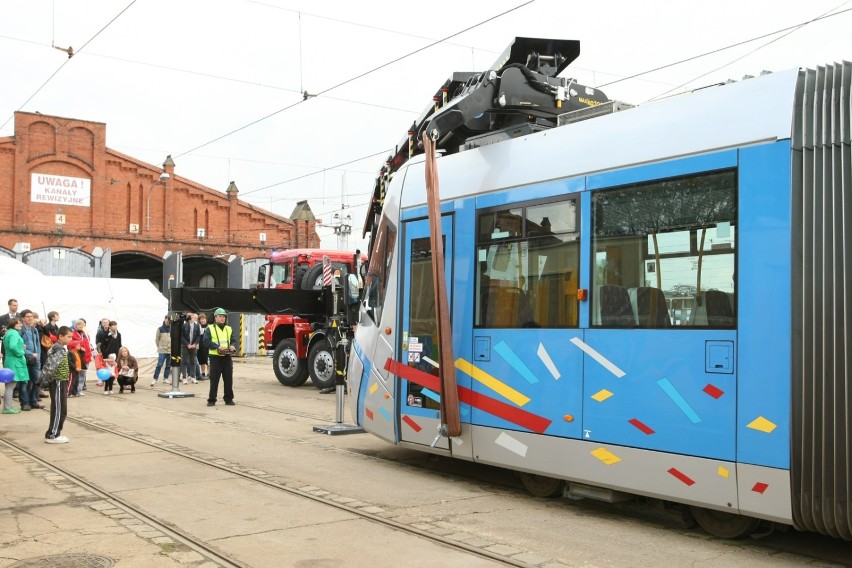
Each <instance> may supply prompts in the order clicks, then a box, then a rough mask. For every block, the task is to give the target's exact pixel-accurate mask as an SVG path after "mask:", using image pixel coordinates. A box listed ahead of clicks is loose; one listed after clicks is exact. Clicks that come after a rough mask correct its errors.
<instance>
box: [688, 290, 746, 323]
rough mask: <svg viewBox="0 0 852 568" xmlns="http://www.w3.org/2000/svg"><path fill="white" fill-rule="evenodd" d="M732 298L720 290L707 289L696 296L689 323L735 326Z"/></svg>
mask: <svg viewBox="0 0 852 568" xmlns="http://www.w3.org/2000/svg"><path fill="white" fill-rule="evenodd" d="M736 323H737V322H736V318H735V317H734V309H733V307H732V305H731V298H730V297H729V296H728V294H726V293H725V292H721V291H719V290H706V291H704V292H699V293H698V294H697V295H696V296H695V307H694V308H693V309H692V313H691V314H690V317H689V325H693V326H698V327H702V326H709V327H734V326H735V325H736Z"/></svg>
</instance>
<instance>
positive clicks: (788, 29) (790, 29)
mask: <svg viewBox="0 0 852 568" xmlns="http://www.w3.org/2000/svg"><path fill="white" fill-rule="evenodd" d="M848 1H849V0H847V1H846V2H844V3H843V4H841V5H840V6H843V5H844V4H847V3H848ZM835 10H837V8H834V9H832V10H829V11H828V12H826V13H824V14H822V15H820V16H818V17H816V18H813V19H811V20H807V21H805V22H801V23H798V24H795V25H792V26H787V27H785V28H781V29H779V30H775V31H773V32H769V33H765V34H762V35H760V36H756V37H754V38H750V39H747V40H743V41H740V42H737V43H734V44H730V45H728V46H725V47H721V48H717V49H714V50H711V51H708V52H705V53H701V54H698V55H694V56H691V57H688V58H686V59H681V60H679V61H675V62H673V63H669V64H666V65H661V66H659V67H655V68H653V69H649V70H646V71H642V72H640V73H636V74H633V75H629V76H627V77H623V78H621V79H617V80H615V81H610V82H609V83H605V84H603V85H600V87H599V88H602V87H606V86H609V85H614V84H616V83H619V82H622V81H626V80H629V79H635V78H637V77H640V76H642V75H647V74H650V73H654V72H656V71H660V70H662V69H666V68H669V67H673V66H676V65H680V64H682V63H687V62H689V61H694V60H696V59H700V58H702V57H706V56H709V55H713V54H715V53H720V52H722V51H726V50H728V49H732V48H734V47H739V46H741V45H746V44H748V43H752V42H755V41H758V40H761V39H764V38H767V37H772V36H775V35H778V34H779V33H783V32H787V33H786V34H784V35H783V36H781V37H779V38H776V39H773V40H772V42H768V43H766V44H764V45H762V46H760V47H758V48H756V49H754V50H752V51H750V52H749V53H747V54H745V55H743V56H742V57H739V58H737V59H735V60H734V61H732V62H729V63H727V64H726V65H723V66H721V67H719V68H717V69H714V70H713V71H708V72H707V73H704V74H702V75H700V76H699V77H696V78H694V79H692V80H690V81H688V82H686V83H684V84H683V85H686V84H689V83H690V82H692V81H695V80H696V79H699V78H701V77H703V76H705V75H707V74H709V73H713V72H715V71H718V70H719V69H723V68H724V67H726V66H727V65H730V64H731V63H733V62H736V61H739V60H740V59H743V58H744V57H747V56H748V55H750V54H752V53H754V52H755V51H757V50H759V49H761V48H763V47H765V46H766V45H769V43H773V42H775V41H778V40H780V39H783V38H784V37H786V36H788V35H790V34H791V33H793V32H795V31H797V30H799V29H801V28H802V27H804V26H806V25H808V24H811V23H814V22H817V21H820V20H824V19H827V18H830V17H834V16H839V15H841V14H843V13H846V12H849V11H852V8H848V9H846V10H841V11H837V12H835ZM832 12H834V13H832ZM683 85H679V86H677V87H674V88H672V89H671V90H669V91H666V92H665V93H663V94H662V95H658V96H657V97H660V96H663V95H665V94H668V93H669V92H672V91H674V90H676V89H678V88H680V87H682V86H683ZM657 97H655V98H657ZM651 100H654V99H651ZM379 154H381V152H380V153H379ZM368 157H369V156H368ZM361 159H365V158H360V159H359V160H355V161H360V160H361ZM348 163H351V162H346V163H345V164H343V165H346V164H348ZM337 167H339V166H331V167H329V168H324V169H322V170H318V171H316V172H312V173H309V174H305V175H302V176H298V177H295V178H291V179H288V180H284V181H281V182H278V183H275V184H271V185H267V186H264V187H261V188H258V189H255V190H251V191H249V192H247V193H254V192H257V191H261V190H263V189H269V188H270V187H275V186H276V185H283V184H286V183H290V182H292V181H297V180H300V179H304V178H307V177H310V176H312V175H316V174H318V173H320V172H324V171H326V170H328V169H336V168H337Z"/></svg>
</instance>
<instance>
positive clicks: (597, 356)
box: [571, 337, 627, 379]
mask: <svg viewBox="0 0 852 568" xmlns="http://www.w3.org/2000/svg"><path fill="white" fill-rule="evenodd" d="M571 343H573V344H574V345H576V346H577V347H579V348H580V349H582V350H583V351H584V352H585V353H586V355H588V356H589V357H591V358H592V359H594V360H595V361H597V362H598V363H600V364H601V365H603V366H604V368H605V369H606V370H607V371H609V372H610V373H612V374H613V375H615V376H616V377H618V378H619V379H620V378H621V377H623V376H624V375H626V374H627V373H625V372H624V371H622V370H621V369H619V368H618V367H616V366H615V365H614V364H613V362H612V361H610V360H609V359H607V358H606V357H604V356H603V355H601V354H600V353H598V352H597V351H595V350H594V349H592V348H591V347H589V346H588V345H586V344H585V343H583V341H582V340H581V339H580V338H579V337H572V338H571Z"/></svg>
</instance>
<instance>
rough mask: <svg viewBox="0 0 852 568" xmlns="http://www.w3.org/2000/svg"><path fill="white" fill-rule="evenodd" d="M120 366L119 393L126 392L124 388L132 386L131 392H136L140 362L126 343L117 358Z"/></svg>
mask: <svg viewBox="0 0 852 568" xmlns="http://www.w3.org/2000/svg"><path fill="white" fill-rule="evenodd" d="M116 365H117V367H118V386H119V389H118V394H123V393H124V388H125V387H128V388H130V392H131V393H134V392H136V381H137V380H138V379H139V363H138V362H137V361H136V357H134V356H133V355H131V354H130V351H129V350H128V349H127V347H125V346H124V345H122V346H121V348H120V349H119V350H118V358H117V359H116Z"/></svg>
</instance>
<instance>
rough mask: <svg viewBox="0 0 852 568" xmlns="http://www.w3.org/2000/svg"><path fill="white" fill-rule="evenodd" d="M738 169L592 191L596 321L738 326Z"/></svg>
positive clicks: (632, 324)
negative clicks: (736, 275) (736, 274)
mask: <svg viewBox="0 0 852 568" xmlns="http://www.w3.org/2000/svg"><path fill="white" fill-rule="evenodd" d="M736 206H737V197H736V175H735V172H733V171H725V172H716V173H710V174H701V175H696V176H691V177H687V178H678V179H672V180H662V181H657V182H653V183H647V184H640V185H632V186H627V187H620V188H618V189H611V190H603V191H599V192H596V193H595V194H594V195H593V196H592V247H593V254H594V262H595V267H594V270H595V274H594V289H593V290H592V325H594V326H601V327H638V328H646V329H647V328H670V327H679V326H680V327H683V326H691V327H711V328H734V327H736V323H737V321H736V281H735V268H736V250H737V247H736V242H737V239H736V236H737V210H736Z"/></svg>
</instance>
